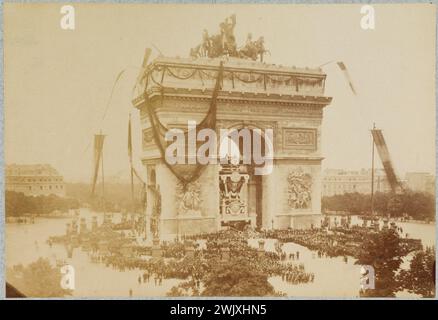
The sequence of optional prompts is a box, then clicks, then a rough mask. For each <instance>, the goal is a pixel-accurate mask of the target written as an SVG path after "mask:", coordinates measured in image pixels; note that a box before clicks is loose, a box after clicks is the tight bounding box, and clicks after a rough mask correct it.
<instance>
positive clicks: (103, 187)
mask: <svg viewBox="0 0 438 320" xmlns="http://www.w3.org/2000/svg"><path fill="white" fill-rule="evenodd" d="M101 134H102V133H101ZM101 160H102V163H101V164H102V206H103V213H104V214H105V213H106V210H105V175H104V171H103V146H102V156H101Z"/></svg>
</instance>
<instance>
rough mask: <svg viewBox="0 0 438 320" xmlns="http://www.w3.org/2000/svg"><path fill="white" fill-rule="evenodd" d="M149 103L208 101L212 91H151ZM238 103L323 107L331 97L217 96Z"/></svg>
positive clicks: (228, 93) (242, 93) (136, 102)
mask: <svg viewBox="0 0 438 320" xmlns="http://www.w3.org/2000/svg"><path fill="white" fill-rule="evenodd" d="M147 94H148V96H149V99H150V100H151V102H152V103H153V102H155V101H156V100H157V99H161V97H164V98H173V99H180V100H186V101H210V100H211V96H212V90H207V89H206V90H202V89H187V88H172V89H166V90H164V91H163V92H162V91H161V90H152V91H151V92H149V93H147ZM144 101H145V97H144V95H140V96H138V97H137V98H135V99H134V100H133V101H132V103H133V105H134V106H135V107H136V108H139V109H140V108H142V105H143V104H144ZM221 101H222V102H232V101H239V102H240V103H249V104H274V105H285V106H290V105H295V106H299V105H302V106H309V105H314V106H319V107H325V106H327V105H328V104H330V102H331V101H332V98H331V97H324V96H313V95H295V94H279V93H256V92H251V91H246V92H245V91H221V92H220V93H219V96H218V102H221Z"/></svg>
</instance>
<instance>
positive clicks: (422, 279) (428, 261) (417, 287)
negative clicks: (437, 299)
mask: <svg viewBox="0 0 438 320" xmlns="http://www.w3.org/2000/svg"><path fill="white" fill-rule="evenodd" d="M399 279H400V282H401V283H402V287H403V288H406V289H407V290H408V291H409V292H411V293H416V294H419V295H421V296H422V297H424V298H433V297H434V296H435V248H426V249H425V250H422V251H417V252H416V253H415V254H414V256H413V257H412V260H411V262H410V268H409V270H402V271H401V272H400V275H399Z"/></svg>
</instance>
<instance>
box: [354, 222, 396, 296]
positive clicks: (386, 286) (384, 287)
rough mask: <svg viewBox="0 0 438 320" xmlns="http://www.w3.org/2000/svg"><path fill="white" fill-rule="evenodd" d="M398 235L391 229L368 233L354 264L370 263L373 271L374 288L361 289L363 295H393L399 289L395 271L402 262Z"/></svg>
mask: <svg viewBox="0 0 438 320" xmlns="http://www.w3.org/2000/svg"><path fill="white" fill-rule="evenodd" d="M402 257H403V251H402V247H401V245H400V237H399V236H398V234H397V232H395V231H394V230H392V229H387V230H383V231H381V232H378V233H368V234H367V235H366V238H365V239H364V240H363V244H362V247H361V248H360V252H359V256H358V261H357V262H356V264H360V265H371V266H373V268H374V271H375V289H373V290H372V289H367V290H365V291H361V296H365V297H394V296H395V293H396V292H397V291H398V290H399V283H398V281H397V277H396V272H397V270H398V269H399V267H400V264H401V263H402Z"/></svg>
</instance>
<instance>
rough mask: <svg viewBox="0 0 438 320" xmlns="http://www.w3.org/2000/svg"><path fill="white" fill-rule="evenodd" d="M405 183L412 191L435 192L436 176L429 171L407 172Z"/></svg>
mask: <svg viewBox="0 0 438 320" xmlns="http://www.w3.org/2000/svg"><path fill="white" fill-rule="evenodd" d="M405 185H406V187H407V188H409V189H410V190H412V191H416V192H427V193H431V194H435V177H434V176H433V175H431V174H430V173H427V172H407V173H406V179H405Z"/></svg>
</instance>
